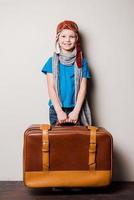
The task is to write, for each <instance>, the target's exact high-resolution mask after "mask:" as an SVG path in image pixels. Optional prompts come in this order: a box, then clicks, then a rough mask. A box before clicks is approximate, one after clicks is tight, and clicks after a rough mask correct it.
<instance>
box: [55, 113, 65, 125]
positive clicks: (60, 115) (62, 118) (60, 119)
mask: <svg viewBox="0 0 134 200" xmlns="http://www.w3.org/2000/svg"><path fill="white" fill-rule="evenodd" d="M57 118H58V122H59V123H60V124H62V123H65V122H66V120H67V114H66V113H65V112H64V111H63V110H61V111H59V112H58V113H57Z"/></svg>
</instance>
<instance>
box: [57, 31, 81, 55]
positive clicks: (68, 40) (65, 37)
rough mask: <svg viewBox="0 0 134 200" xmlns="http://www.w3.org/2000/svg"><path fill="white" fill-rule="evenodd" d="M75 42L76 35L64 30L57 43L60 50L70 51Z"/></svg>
mask: <svg viewBox="0 0 134 200" xmlns="http://www.w3.org/2000/svg"><path fill="white" fill-rule="evenodd" d="M76 42H77V36H76V33H75V32H74V31H72V30H69V29H64V30H63V31H62V32H61V33H60V35H59V39H58V43H59V45H60V48H61V49H62V50H63V51H65V52H68V51H72V50H73V49H74V47H75V45H76Z"/></svg>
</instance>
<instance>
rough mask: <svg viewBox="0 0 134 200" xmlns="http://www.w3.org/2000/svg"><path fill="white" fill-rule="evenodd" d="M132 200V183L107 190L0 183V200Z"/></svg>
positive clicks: (133, 187) (117, 184)
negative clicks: (38, 187) (30, 187)
mask: <svg viewBox="0 0 134 200" xmlns="http://www.w3.org/2000/svg"><path fill="white" fill-rule="evenodd" d="M12 199H13V200H42V199H43V200H53V199H56V200H72V199H73V200H74V199H76V200H103V199H105V200H117V199H118V200H133V199H134V182H113V183H112V184H111V185H110V186H109V187H107V188H99V189H95V188H85V189H80V188H75V189H73V190H71V189H69V188H68V189H67V188H66V189H64V190H58V189H53V190H52V188H48V189H29V188H26V187H25V186H24V185H23V182H21V181H0V200H12Z"/></svg>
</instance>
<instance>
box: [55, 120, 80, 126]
mask: <svg viewBox="0 0 134 200" xmlns="http://www.w3.org/2000/svg"><path fill="white" fill-rule="evenodd" d="M79 125H80V122H79V121H77V122H76V123H73V122H65V123H61V124H60V123H59V122H58V121H57V122H56V125H55V126H79Z"/></svg>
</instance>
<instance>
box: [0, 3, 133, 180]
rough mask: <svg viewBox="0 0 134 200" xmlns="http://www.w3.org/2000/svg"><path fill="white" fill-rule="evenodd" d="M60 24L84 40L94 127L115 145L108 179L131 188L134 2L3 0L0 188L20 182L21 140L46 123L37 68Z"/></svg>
mask: <svg viewBox="0 0 134 200" xmlns="http://www.w3.org/2000/svg"><path fill="white" fill-rule="evenodd" d="M65 19H69V20H74V21H76V22H77V24H78V25H79V28H80V31H81V33H82V36H83V46H84V50H85V53H86V56H87V59H88V63H89V66H90V70H91V72H92V77H93V78H92V79H93V87H92V93H91V96H92V102H91V108H92V112H93V116H94V118H95V121H96V124H97V125H98V126H103V127H105V128H106V129H107V130H109V131H110V132H111V133H112V135H113V138H114V157H113V161H114V167H113V169H114V170H113V171H114V174H113V176H114V177H113V178H114V180H124V181H134V158H133V157H134V144H133V143H134V122H133V120H134V106H133V102H134V89H133V85H134V78H133V76H134V37H133V36H134V23H133V19H134V1H133V0H73V1H72V0H68V1H66V0H57V1H53V0H38V1H37V0H0V168H1V170H0V180H22V171H23V170H22V160H23V159H22V152H23V132H24V130H25V129H26V128H27V127H28V126H29V125H31V124H34V123H48V106H47V102H48V94H47V86H46V79H45V76H44V75H43V74H42V73H41V68H42V66H43V64H44V62H46V60H47V59H48V57H49V56H51V55H52V52H53V50H54V42H55V29H56V26H57V24H58V23H59V22H60V21H62V20H65ZM88 92H89V93H90V89H89V91H88ZM33 156H34V155H33Z"/></svg>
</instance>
